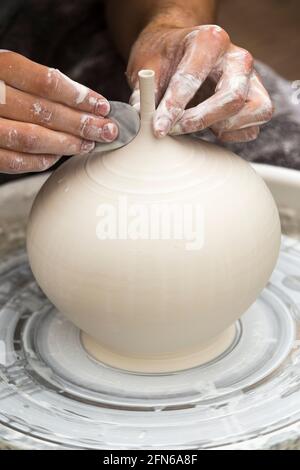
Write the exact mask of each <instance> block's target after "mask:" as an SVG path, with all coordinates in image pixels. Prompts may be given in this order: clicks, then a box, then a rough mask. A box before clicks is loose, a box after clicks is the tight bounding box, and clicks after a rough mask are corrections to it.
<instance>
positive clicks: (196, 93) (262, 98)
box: [127, 25, 273, 142]
mask: <svg viewBox="0 0 300 470" xmlns="http://www.w3.org/2000/svg"><path fill="white" fill-rule="evenodd" d="M142 68H149V69H153V70H154V71H155V74H156V100H157V104H158V108H157V111H156V114H155V118H154V123H153V126H154V133H155V135H156V136H157V137H164V136H165V135H166V134H168V133H169V134H185V133H192V132H197V131H201V130H203V129H206V128H210V129H211V130H212V131H213V132H214V133H215V134H216V135H217V137H218V138H219V139H220V140H223V141H227V142H237V141H238V142H246V141H249V140H253V139H255V138H256V137H257V136H258V134H259V127H260V125H261V124H263V123H265V122H267V121H269V120H270V119H271V117H272V114H273V106H272V102H271V100H270V97H269V95H268V92H267V91H266V89H265V88H264V86H263V85H262V82H261V80H260V78H259V76H258V74H257V72H256V71H255V69H254V68H253V58H252V56H251V54H250V53H249V52H248V51H246V50H245V49H242V48H240V47H237V46H235V45H234V44H232V43H231V41H230V38H229V36H228V34H227V33H226V31H224V30H223V29H222V28H220V27H219V26H216V25H203V26H197V27H194V28H169V27H165V26H159V27H155V26H153V25H151V26H150V27H149V26H148V27H147V28H146V29H145V30H144V31H142V33H141V34H140V35H139V37H138V39H137V40H136V42H135V44H134V46H133V48H132V51H131V55H130V59H129V63H128V69H127V75H128V80H129V83H130V85H131V86H132V88H133V89H134V91H133V94H132V96H131V104H132V105H135V106H137V107H138V103H139V90H138V81H137V73H138V71H139V70H140V69H142Z"/></svg>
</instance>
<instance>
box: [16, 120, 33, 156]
mask: <svg viewBox="0 0 300 470" xmlns="http://www.w3.org/2000/svg"><path fill="white" fill-rule="evenodd" d="M37 143H38V137H37V133H36V127H35V126H34V125H32V126H30V127H29V128H28V130H27V131H26V132H24V131H23V132H19V133H18V139H17V144H18V147H19V148H20V149H22V152H25V153H26V152H31V151H32V150H35V149H36V147H37Z"/></svg>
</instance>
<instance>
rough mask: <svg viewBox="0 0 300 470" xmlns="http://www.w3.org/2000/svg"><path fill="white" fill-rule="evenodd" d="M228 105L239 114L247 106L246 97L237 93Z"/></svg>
mask: <svg viewBox="0 0 300 470" xmlns="http://www.w3.org/2000/svg"><path fill="white" fill-rule="evenodd" d="M228 104H229V105H230V107H231V108H232V110H233V111H234V112H238V111H240V110H241V109H242V108H243V106H244V104H245V97H244V95H243V94H242V93H241V92H240V91H236V92H234V93H233V95H232V96H231V98H230V99H229V100H228Z"/></svg>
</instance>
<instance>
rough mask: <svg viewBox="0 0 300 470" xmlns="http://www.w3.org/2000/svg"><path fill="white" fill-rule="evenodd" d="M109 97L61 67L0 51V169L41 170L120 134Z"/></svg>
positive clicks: (13, 171) (18, 171) (7, 171)
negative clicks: (69, 75) (112, 116)
mask: <svg viewBox="0 0 300 470" xmlns="http://www.w3.org/2000/svg"><path fill="white" fill-rule="evenodd" d="M108 113H109V103H108V101H107V100H106V99H105V98H104V97H103V96H101V95H99V94H98V93H96V92H94V91H92V90H90V89H88V88H86V87H85V86H83V85H81V84H79V83H76V82H74V81H73V80H71V79H69V78H68V77H66V76H65V75H63V74H62V73H61V72H59V71H58V70H56V69H52V68H48V67H45V66H43V65H39V64H37V63H35V62H32V61H30V60H29V59H27V58H25V57H23V56H21V55H19V54H16V53H14V52H10V51H0V172H3V173H23V172H32V171H42V170H45V169H47V168H49V167H50V166H52V165H53V164H54V163H55V162H56V161H57V160H59V158H60V157H61V156H62V155H73V154H76V153H86V152H89V151H91V150H92V149H93V148H94V146H95V141H96V142H110V141H112V140H114V139H115V138H116V136H117V134H118V129H117V126H116V124H114V123H113V122H112V121H110V120H109V119H107V118H105V116H106V115H107V114H108Z"/></svg>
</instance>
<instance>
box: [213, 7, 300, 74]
mask: <svg viewBox="0 0 300 470" xmlns="http://www.w3.org/2000/svg"><path fill="white" fill-rule="evenodd" d="M219 5H220V10H219V24H220V25H221V26H222V27H223V28H224V29H226V30H227V31H228V33H229V34H230V36H231V38H232V40H233V42H235V43H236V44H238V45H239V46H242V47H245V48H246V49H248V50H249V51H250V52H251V53H252V54H253V55H254V57H255V58H256V59H259V60H261V61H263V62H265V63H266V64H268V65H270V66H271V67H272V68H273V69H274V70H276V71H277V72H278V73H279V74H280V75H282V76H283V77H285V78H287V79H288V80H300V58H299V46H300V1H299V0H251V1H245V0H220V1H219Z"/></svg>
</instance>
